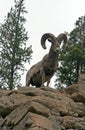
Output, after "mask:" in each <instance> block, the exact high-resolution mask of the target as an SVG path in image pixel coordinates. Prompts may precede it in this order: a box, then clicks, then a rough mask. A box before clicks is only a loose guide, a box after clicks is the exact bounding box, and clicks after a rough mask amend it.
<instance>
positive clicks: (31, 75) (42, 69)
mask: <svg viewBox="0 0 85 130" xmlns="http://www.w3.org/2000/svg"><path fill="white" fill-rule="evenodd" d="M46 40H48V41H49V42H51V43H52V45H51V48H50V51H49V53H48V54H46V55H45V56H44V57H43V59H42V60H41V61H40V62H38V63H37V64H35V65H34V66H32V67H31V68H30V70H29V71H28V72H27V74H26V86H29V85H30V84H31V85H33V86H36V87H41V86H43V85H44V83H45V82H47V86H49V83H50V79H51V78H52V76H53V75H54V73H55V71H56V69H57V67H58V55H59V51H60V44H61V42H62V41H64V43H65V44H64V45H66V42H67V36H66V34H64V33H61V34H60V35H59V36H58V37H55V36H54V35H53V34H51V33H45V34H44V35H43V36H42V37H41V45H42V47H43V48H44V49H46V45H45V41H46Z"/></svg>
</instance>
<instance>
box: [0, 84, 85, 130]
mask: <svg viewBox="0 0 85 130" xmlns="http://www.w3.org/2000/svg"><path fill="white" fill-rule="evenodd" d="M0 130H85V87H82V86H80V85H77V84H76V85H72V86H69V87H68V88H66V89H63V90H62V91H59V90H56V89H52V88H47V87H42V88H33V87H22V88H20V89H19V90H14V91H6V90H0Z"/></svg>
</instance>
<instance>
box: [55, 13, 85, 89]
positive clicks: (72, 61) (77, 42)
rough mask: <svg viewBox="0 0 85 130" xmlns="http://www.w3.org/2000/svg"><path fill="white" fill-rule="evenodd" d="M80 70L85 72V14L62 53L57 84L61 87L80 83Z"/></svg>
mask: <svg viewBox="0 0 85 130" xmlns="http://www.w3.org/2000/svg"><path fill="white" fill-rule="evenodd" d="M79 71H80V72H81V73H85V16H82V17H80V18H79V19H78V20H77V21H76V23H75V28H74V29H73V30H72V31H71V32H70V34H69V44H68V47H67V48H66V50H65V49H64V50H62V51H61V54H60V67H59V69H58V70H57V72H56V80H55V85H57V87H58V88H59V89H60V88H62V87H64V86H69V85H71V84H74V83H78V79H79Z"/></svg>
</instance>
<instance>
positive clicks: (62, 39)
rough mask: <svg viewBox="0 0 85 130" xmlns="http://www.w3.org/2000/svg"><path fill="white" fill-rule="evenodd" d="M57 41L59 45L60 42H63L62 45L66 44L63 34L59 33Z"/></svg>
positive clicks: (65, 37)
mask: <svg viewBox="0 0 85 130" xmlns="http://www.w3.org/2000/svg"><path fill="white" fill-rule="evenodd" d="M57 40H58V41H59V42H60V43H61V42H62V41H64V43H65V44H66V42H67V36H66V34H65V33H61V34H60V35H58V37H57Z"/></svg>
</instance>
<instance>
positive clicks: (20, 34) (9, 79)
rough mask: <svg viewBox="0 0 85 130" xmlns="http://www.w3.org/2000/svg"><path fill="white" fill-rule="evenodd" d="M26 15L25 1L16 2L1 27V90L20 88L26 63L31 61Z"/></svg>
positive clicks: (18, 0) (17, 0)
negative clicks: (25, 24)
mask: <svg viewBox="0 0 85 130" xmlns="http://www.w3.org/2000/svg"><path fill="white" fill-rule="evenodd" d="M24 13H27V11H26V10H25V7H24V0H16V1H15V6H14V8H11V9H10V12H9V13H8V15H7V17H6V18H5V20H4V24H1V25H0V88H4V87H5V88H9V89H14V88H15V87H17V86H19V85H20V79H21V74H22V73H23V72H24V63H25V62H30V59H31V53H32V49H31V46H30V47H27V46H26V42H27V40H28V36H27V32H26V30H25V28H24V23H25V22H26V19H25V18H24ZM21 72H22V73H21ZM20 73H21V74H20Z"/></svg>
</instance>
